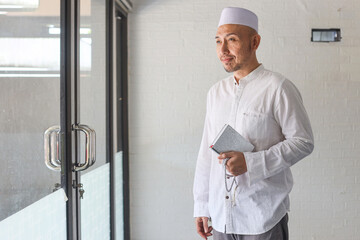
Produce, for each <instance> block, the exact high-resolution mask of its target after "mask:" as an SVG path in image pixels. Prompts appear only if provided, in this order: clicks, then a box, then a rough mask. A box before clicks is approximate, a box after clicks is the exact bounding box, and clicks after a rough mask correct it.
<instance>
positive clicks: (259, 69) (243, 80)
mask: <svg viewBox="0 0 360 240" xmlns="http://www.w3.org/2000/svg"><path fill="white" fill-rule="evenodd" d="M264 69H265V68H264V66H263V65H262V64H260V65H259V66H258V67H257V68H255V69H254V70H253V71H252V72H250V73H249V74H248V75H246V76H245V77H243V78H241V79H240V80H239V83H240V84H241V83H244V84H246V83H248V82H250V81H251V80H254V79H256V78H257V77H259V76H260V75H261V74H262V72H263V71H264ZM232 78H233V80H234V83H235V85H238V84H237V82H236V79H235V77H234V76H232Z"/></svg>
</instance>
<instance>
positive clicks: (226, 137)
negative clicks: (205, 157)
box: [210, 124, 254, 154]
mask: <svg viewBox="0 0 360 240" xmlns="http://www.w3.org/2000/svg"><path fill="white" fill-rule="evenodd" d="M210 148H211V149H212V150H214V151H215V152H217V153H218V154H220V153H225V152H232V151H235V152H251V151H252V150H254V145H252V144H251V143H250V142H249V141H248V140H246V139H245V138H244V137H243V136H241V134H240V133H238V132H237V131H236V130H235V129H234V128H232V127H231V126H230V125H229V124H225V126H224V127H223V128H222V129H221V131H220V132H219V134H218V136H217V137H216V138H215V139H214V142H213V144H212V145H211V146H210Z"/></svg>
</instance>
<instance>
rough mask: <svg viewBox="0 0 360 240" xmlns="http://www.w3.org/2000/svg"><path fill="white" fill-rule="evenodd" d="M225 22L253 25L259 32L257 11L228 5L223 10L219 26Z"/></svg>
mask: <svg viewBox="0 0 360 240" xmlns="http://www.w3.org/2000/svg"><path fill="white" fill-rule="evenodd" d="M224 24H239V25H244V26H248V27H251V28H252V29H255V31H256V32H258V18H257V16H256V14H255V13H253V12H251V11H249V10H247V9H245V8H238V7H227V8H224V9H223V10H222V12H221V16H220V21H219V26H218V27H220V26H221V25H224Z"/></svg>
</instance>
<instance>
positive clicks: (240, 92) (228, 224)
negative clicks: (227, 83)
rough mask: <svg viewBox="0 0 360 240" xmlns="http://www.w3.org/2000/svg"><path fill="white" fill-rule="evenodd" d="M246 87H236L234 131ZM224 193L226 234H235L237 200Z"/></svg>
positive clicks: (231, 116) (233, 117) (233, 108)
mask: <svg viewBox="0 0 360 240" xmlns="http://www.w3.org/2000/svg"><path fill="white" fill-rule="evenodd" d="M245 85H246V81H245V80H242V81H239V85H236V93H235V97H234V99H233V102H232V107H231V113H230V118H229V125H231V126H232V127H233V128H234V129H236V121H237V112H238V109H239V104H240V100H241V97H242V95H243V92H244V88H245ZM232 191H235V189H233V190H232ZM224 192H225V212H226V213H225V214H226V221H225V232H234V227H233V224H232V223H233V219H232V208H233V204H232V203H233V201H235V199H232V196H234V195H233V194H231V192H226V190H225V191H224Z"/></svg>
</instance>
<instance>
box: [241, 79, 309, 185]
mask: <svg viewBox="0 0 360 240" xmlns="http://www.w3.org/2000/svg"><path fill="white" fill-rule="evenodd" d="M273 108H274V117H275V120H276V121H277V122H278V124H279V125H280V127H281V129H282V130H281V131H282V134H283V135H284V140H283V141H281V142H279V143H277V144H275V145H273V146H272V147H270V148H269V149H268V150H263V151H258V152H251V153H250V152H249V153H244V156H245V161H246V164H247V168H248V174H249V178H250V185H252V184H254V183H256V182H258V181H260V180H264V179H266V178H269V177H271V176H274V175H276V174H278V173H279V172H281V171H283V170H284V169H285V168H289V167H290V166H292V165H293V164H295V163H297V162H298V161H299V160H301V159H303V158H304V157H306V156H307V155H309V154H310V153H311V152H312V151H313V149H314V138H313V133H312V129H311V125H310V121H309V118H308V115H307V113H306V110H305V108H304V105H303V102H302V98H301V95H300V93H299V91H298V90H297V88H296V87H295V85H293V84H292V83H291V82H290V81H289V80H285V81H284V82H283V83H282V85H281V86H280V88H279V89H278V90H277V92H276V95H275V100H274V107H273Z"/></svg>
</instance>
